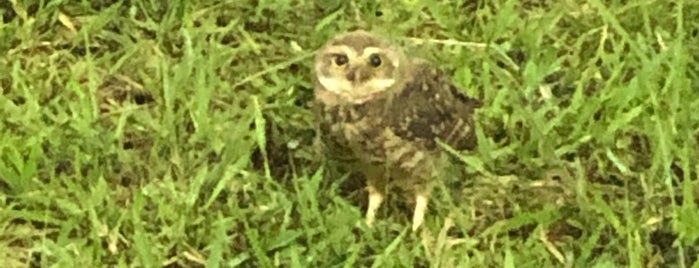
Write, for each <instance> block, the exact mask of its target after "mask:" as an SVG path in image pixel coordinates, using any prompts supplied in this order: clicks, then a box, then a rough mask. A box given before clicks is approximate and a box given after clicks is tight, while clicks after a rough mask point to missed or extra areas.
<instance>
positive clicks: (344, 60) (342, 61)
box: [335, 55, 349, 66]
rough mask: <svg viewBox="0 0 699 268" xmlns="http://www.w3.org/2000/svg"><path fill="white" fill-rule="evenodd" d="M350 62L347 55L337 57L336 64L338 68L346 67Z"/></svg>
mask: <svg viewBox="0 0 699 268" xmlns="http://www.w3.org/2000/svg"><path fill="white" fill-rule="evenodd" d="M348 61H349V59H348V58H347V56H346V55H337V56H335V64H337V66H342V65H345V64H347V62H348Z"/></svg>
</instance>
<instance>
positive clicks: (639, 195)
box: [0, 0, 699, 267]
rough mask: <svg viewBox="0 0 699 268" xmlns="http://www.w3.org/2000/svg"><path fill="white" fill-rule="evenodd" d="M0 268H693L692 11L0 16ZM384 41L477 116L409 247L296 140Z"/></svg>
mask: <svg viewBox="0 0 699 268" xmlns="http://www.w3.org/2000/svg"><path fill="white" fill-rule="evenodd" d="M0 16H2V23H0V39H1V40H2V41H1V42H0V55H2V56H0V89H1V90H2V95H0V137H1V138H0V262H1V263H0V267H162V266H164V267H235V266H241V267H274V266H281V267H365V266H367V267H368V266H371V267H699V261H698V260H697V254H699V209H697V205H698V204H699V177H698V174H699V160H698V159H699V116H697V115H696V114H695V113H697V112H699V77H698V76H699V72H698V69H699V62H698V60H699V36H698V35H699V19H697V18H699V2H698V1H695V0H686V1H681V0H678V1H665V0H641V1H620V0H589V1H582V0H565V1H554V0H522V1H512V0H494V1H477V0H467V1H438V0H422V1H408V0H388V1H340V0H330V1H324V2H323V1H308V0H297V1H289V0H287V1H268V0H256V1H255V0H226V1H211V0H199V1H181V2H177V1H156V0H143V1H136V0H133V1H130V0H123V1H115V0H95V1H65V0H53V1H51V0H42V1H39V0H9V1H7V0H5V1H0ZM359 28H362V29H369V30H372V31H375V32H380V33H384V34H385V35H386V36H387V37H388V38H391V39H392V40H394V42H396V43H398V44H401V45H402V46H404V47H406V49H410V51H414V53H412V54H411V55H419V56H420V57H424V58H426V59H428V60H430V61H431V62H433V63H435V65H437V66H438V67H439V68H441V69H442V70H444V71H446V72H447V73H449V74H451V75H452V77H453V79H454V82H455V83H456V84H457V85H459V86H460V87H461V88H462V89H463V90H464V91H465V92H467V93H468V94H469V95H472V96H476V97H478V98H479V99H482V100H483V102H484V107H483V108H482V109H480V110H478V112H477V113H476V115H475V116H476V121H477V124H478V137H479V147H478V148H477V149H476V150H474V151H464V152H458V151H453V152H452V154H453V155H454V156H455V157H454V159H455V160H454V163H455V164H454V166H453V168H452V169H450V170H449V172H445V174H446V175H444V177H443V178H441V180H440V184H439V186H438V187H437V189H436V190H435V193H434V196H433V198H432V201H431V203H430V210H429V213H428V214H427V217H426V223H425V225H423V228H422V229H420V230H418V231H417V232H411V231H410V208H409V207H406V206H405V204H402V203H401V202H392V203H391V204H389V205H387V206H384V207H383V208H382V210H380V211H379V212H380V213H379V215H378V221H377V223H376V225H375V226H373V227H372V228H368V227H366V226H364V225H361V224H360V225H357V223H358V222H361V220H362V218H363V212H364V210H365V206H366V204H365V203H366V201H365V200H364V199H365V192H364V190H363V189H362V184H361V180H360V179H361V178H357V176H351V174H344V173H342V172H340V171H339V170H338V169H337V168H336V167H335V166H334V165H332V164H331V163H327V162H326V161H323V159H325V158H324V155H323V153H322V151H321V150H319V148H320V147H319V146H318V144H317V143H316V142H315V138H316V133H315V131H314V118H313V116H312V113H311V112H310V111H309V105H308V102H309V101H310V100H312V98H313V82H312V76H313V74H312V71H311V64H312V62H313V54H314V52H315V50H316V49H318V48H319V47H320V46H321V45H322V44H323V43H324V42H325V41H326V40H328V39H329V38H331V37H332V36H334V35H335V34H338V33H341V32H345V31H348V30H353V29H359Z"/></svg>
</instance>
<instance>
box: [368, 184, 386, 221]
mask: <svg viewBox="0 0 699 268" xmlns="http://www.w3.org/2000/svg"><path fill="white" fill-rule="evenodd" d="M367 189H368V190H369V205H368V207H367V210H366V225H367V226H371V225H372V224H373V223H374V219H376V211H377V210H379V207H380V206H381V203H382V202H383V198H384V196H383V193H381V192H379V191H378V190H376V188H374V187H373V186H369V187H367Z"/></svg>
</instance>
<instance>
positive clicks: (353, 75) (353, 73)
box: [345, 67, 360, 82]
mask: <svg viewBox="0 0 699 268" xmlns="http://www.w3.org/2000/svg"><path fill="white" fill-rule="evenodd" d="M359 75H360V72H359V67H354V68H352V69H350V70H349V71H348V72H347V74H346V76H345V77H346V78H347V81H350V82H356V81H357V78H359Z"/></svg>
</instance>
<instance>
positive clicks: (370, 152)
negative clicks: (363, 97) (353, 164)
mask: <svg viewBox="0 0 699 268" xmlns="http://www.w3.org/2000/svg"><path fill="white" fill-rule="evenodd" d="M318 112H319V118H318V119H319V125H320V129H319V130H320V132H321V133H320V136H321V139H322V140H323V142H324V144H325V146H326V148H327V149H328V150H329V153H331V154H333V157H339V158H345V159H348V158H353V159H355V160H362V161H364V162H382V161H383V159H385V158H386V155H385V151H384V150H383V146H382V144H381V142H380V140H379V139H377V137H379V136H380V135H381V133H382V131H383V130H384V129H385V128H386V127H385V126H384V120H383V119H384V118H385V116H383V115H382V114H381V113H382V109H379V108H378V106H377V105H372V104H371V103H367V104H360V105H329V106H325V105H321V107H319V110H318Z"/></svg>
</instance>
